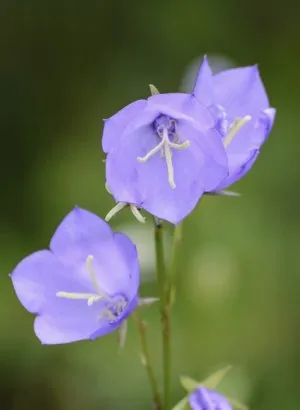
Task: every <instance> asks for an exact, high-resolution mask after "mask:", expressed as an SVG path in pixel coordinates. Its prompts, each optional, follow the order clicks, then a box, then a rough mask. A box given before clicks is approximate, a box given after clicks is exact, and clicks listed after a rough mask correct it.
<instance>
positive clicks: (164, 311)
mask: <svg viewBox="0 0 300 410" xmlns="http://www.w3.org/2000/svg"><path fill="white" fill-rule="evenodd" d="M155 254H156V274H157V283H158V288H159V297H160V317H161V326H162V344H163V383H164V410H170V409H171V344H170V321H169V312H168V306H167V304H166V301H167V298H166V297H167V293H166V291H167V277H166V268H165V259H164V244H163V225H162V223H160V222H159V221H157V220H156V219H155Z"/></svg>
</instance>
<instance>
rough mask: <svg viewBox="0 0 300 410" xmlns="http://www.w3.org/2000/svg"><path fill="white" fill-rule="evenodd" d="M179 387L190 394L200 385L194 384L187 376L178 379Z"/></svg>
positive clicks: (194, 381)
mask: <svg viewBox="0 0 300 410" xmlns="http://www.w3.org/2000/svg"><path fill="white" fill-rule="evenodd" d="M180 383H181V386H182V387H183V388H184V389H185V390H186V391H187V392H188V393H192V392H193V391H194V390H196V389H198V387H200V386H201V385H202V383H199V382H196V380H194V379H192V378H191V377H188V376H181V377H180Z"/></svg>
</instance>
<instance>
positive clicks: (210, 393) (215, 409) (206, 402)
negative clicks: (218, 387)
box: [189, 387, 232, 410]
mask: <svg viewBox="0 0 300 410" xmlns="http://www.w3.org/2000/svg"><path fill="white" fill-rule="evenodd" d="M189 404H190V407H191V410H232V406H231V405H230V403H229V402H228V400H227V399H226V398H225V397H224V396H222V395H221V394H220V393H218V392H216V391H214V390H210V389H206V388H205V387H199V388H198V389H197V390H195V391H194V392H193V393H191V394H190V396H189Z"/></svg>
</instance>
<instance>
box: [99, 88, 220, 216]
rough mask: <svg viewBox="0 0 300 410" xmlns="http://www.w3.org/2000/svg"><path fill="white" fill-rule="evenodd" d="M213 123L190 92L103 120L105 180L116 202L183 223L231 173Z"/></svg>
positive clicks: (164, 96) (145, 102)
mask: <svg viewBox="0 0 300 410" xmlns="http://www.w3.org/2000/svg"><path fill="white" fill-rule="evenodd" d="M215 122H216V121H215V118H214V116H213V115H212V113H211V112H210V111H209V110H208V109H207V108H206V107H205V106H204V105H203V104H202V103H200V102H199V101H198V100H197V99H196V98H195V97H194V96H193V95H191V94H157V95H153V96H151V97H149V98H148V99H147V100H139V101H136V102H134V103H132V104H130V105H128V106H127V107H125V108H124V109H122V110H121V111H119V112H118V113H117V114H115V115H113V116H112V117H111V118H109V119H108V120H105V125H104V131H103V139H102V145H103V150H104V152H106V153H107V157H106V181H107V186H108V189H109V190H110V192H111V193H112V195H113V196H114V198H115V200H116V201H117V202H121V203H129V204H134V205H136V206H137V207H140V208H144V209H145V210H147V211H148V212H150V213H151V214H153V215H155V216H157V217H158V218H161V219H165V220H167V221H169V222H171V223H174V224H177V223H179V222H180V221H181V220H182V219H183V218H184V217H186V216H187V215H188V214H189V213H190V212H191V211H192V210H193V208H194V207H195V206H196V204H197V203H198V201H199V199H200V197H201V196H202V194H203V193H204V192H205V191H212V190H214V189H215V188H216V187H217V186H219V184H220V183H221V181H222V180H224V178H225V177H226V176H227V175H228V163H227V155H226V152H225V149H224V146H223V144H222V141H221V139H220V136H219V133H218V131H216V129H215V128H214V127H215Z"/></svg>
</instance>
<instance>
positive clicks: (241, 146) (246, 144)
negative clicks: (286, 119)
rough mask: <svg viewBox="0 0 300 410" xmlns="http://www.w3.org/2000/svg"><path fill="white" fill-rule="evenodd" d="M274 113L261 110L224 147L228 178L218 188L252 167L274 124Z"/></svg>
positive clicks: (221, 187)
mask: <svg viewBox="0 0 300 410" xmlns="http://www.w3.org/2000/svg"><path fill="white" fill-rule="evenodd" d="M275 113H276V111H275V110H274V109H273V108H267V109H266V110H263V111H262V112H261V113H260V115H259V116H258V117H257V118H253V119H252V120H251V121H250V122H249V123H248V124H246V125H245V126H244V127H243V128H242V129H241V130H240V131H239V132H238V133H237V134H236V136H235V137H234V138H233V140H232V141H231V142H230V144H229V145H228V146H227V147H226V151H227V156H228V164H229V176H228V178H226V179H225V180H224V181H222V183H221V184H220V185H219V186H218V189H217V190H221V189H224V188H226V187H228V186H229V185H231V184H233V183H234V182H236V181H238V180H239V179H241V178H242V177H243V176H244V175H245V174H246V173H247V172H248V171H249V170H250V169H251V167H252V165H253V164H254V162H255V161H256V158H257V157H258V155H259V150H260V147H261V145H262V144H263V143H264V142H265V140H266V138H267V137H268V135H269V133H270V131H271V129H272V125H273V123H274V119H275Z"/></svg>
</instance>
